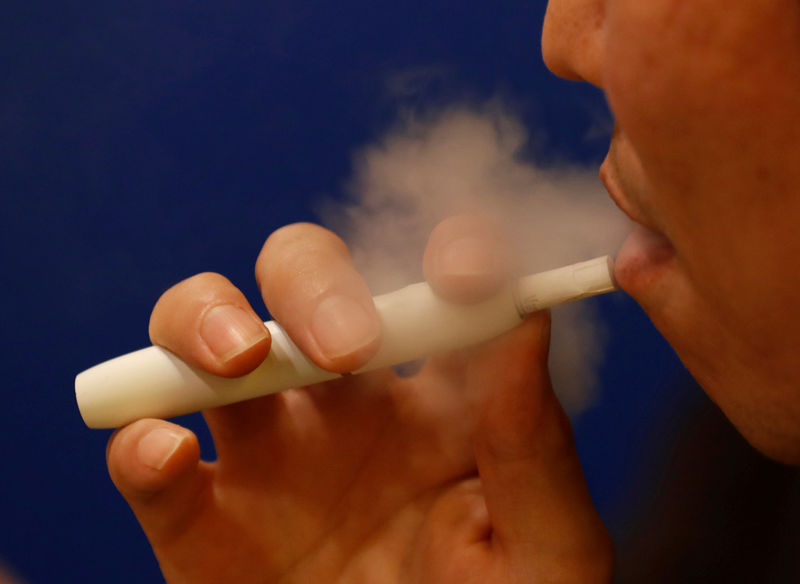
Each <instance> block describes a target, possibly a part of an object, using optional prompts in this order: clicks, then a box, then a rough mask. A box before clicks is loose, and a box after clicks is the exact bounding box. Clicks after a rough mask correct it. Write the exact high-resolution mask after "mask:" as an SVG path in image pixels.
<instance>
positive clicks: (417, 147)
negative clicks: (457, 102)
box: [322, 104, 629, 415]
mask: <svg viewBox="0 0 800 584" xmlns="http://www.w3.org/2000/svg"><path fill="white" fill-rule="evenodd" d="M527 141H528V133H527V132H526V130H525V128H524V127H523V125H522V124H521V123H520V122H519V120H518V119H516V118H515V117H514V116H513V115H511V114H509V113H508V112H507V111H505V110H504V109H503V108H502V107H500V106H498V105H497V104H489V105H487V106H485V107H483V108H467V107H451V108H448V109H445V110H443V111H439V112H438V113H435V114H428V115H418V114H406V115H404V116H403V118H402V120H401V122H399V123H398V124H397V125H396V127H395V128H394V129H392V130H391V131H390V132H389V133H388V134H387V135H386V136H385V137H384V138H383V139H382V140H380V141H379V142H378V143H376V144H374V145H371V146H368V147H366V148H364V149H363V150H361V151H360V152H359V153H358V154H357V155H356V163H355V174H354V177H353V179H352V181H351V183H350V185H349V200H348V201H347V202H346V204H345V205H342V204H341V203H337V204H328V205H325V206H324V207H323V210H322V217H323V222H324V223H325V224H327V225H328V226H330V227H332V228H333V229H334V230H335V231H336V232H337V233H339V234H340V235H342V237H343V238H344V239H345V241H347V242H348V244H349V245H350V247H351V250H352V253H353V258H354V261H355V263H356V266H357V267H358V269H359V270H360V271H361V273H362V274H363V275H364V277H365V278H366V280H367V282H368V283H369V284H370V286H371V288H372V291H373V292H374V293H376V294H380V293H384V292H388V291H390V290H394V289H396V288H399V287H401V286H404V285H406V284H408V283H410V282H413V281H419V280H421V279H422V270H421V263H422V261H421V260H422V253H423V250H424V248H425V243H426V241H427V238H428V235H429V234H430V232H431V230H432V229H433V227H434V226H435V225H436V224H437V223H438V222H439V221H441V220H442V219H444V218H446V217H448V216H451V215H455V214H460V213H477V214H481V215H484V216H487V217H491V218H492V219H493V220H494V221H495V222H496V223H498V224H499V225H500V226H501V228H502V229H503V231H504V232H505V233H506V234H508V238H509V240H510V242H511V244H512V245H513V247H514V248H515V250H516V254H517V256H518V257H517V260H518V261H517V263H518V265H519V266H520V268H521V269H522V270H523V273H532V272H535V271H540V270H545V269H549V268H553V267H558V266H561V265H565V264H568V263H572V262H576V261H581V260H585V259H589V258H592V257H595V256H599V255H604V254H611V255H613V254H614V253H615V252H616V250H617V248H618V247H619V244H620V243H621V241H622V239H623V237H624V235H625V234H626V233H627V231H628V230H629V223H628V222H627V220H626V219H625V218H624V216H623V215H622V214H621V213H620V212H619V211H618V210H617V209H616V207H615V206H614V205H613V203H611V201H610V200H609V198H608V196H607V195H606V194H605V192H604V190H603V188H602V185H601V184H600V182H599V179H598V178H597V170H596V169H586V168H578V167H570V168H566V167H564V168H539V167H537V166H536V165H535V164H533V163H532V162H531V161H528V160H525V159H524V156H523V151H524V147H525V145H526V144H527ZM603 337H604V335H603V327H602V323H601V322H600V320H599V319H598V318H597V317H596V315H595V314H594V313H593V310H592V304H591V303H587V302H577V303H571V304H569V305H565V306H562V307H559V308H557V309H555V310H554V311H553V341H552V348H551V374H552V376H553V382H554V385H555V387H556V390H557V392H558V393H559V397H560V398H561V400H562V403H563V404H564V406H565V407H566V408H567V410H568V411H569V412H570V413H571V414H573V415H574V414H577V413H579V412H580V411H582V410H584V409H585V408H586V407H588V406H589V405H590V404H591V403H592V401H593V399H594V398H593V396H594V391H595V386H596V383H595V371H596V369H597V367H598V365H599V364H600V362H601V361H602V356H603Z"/></svg>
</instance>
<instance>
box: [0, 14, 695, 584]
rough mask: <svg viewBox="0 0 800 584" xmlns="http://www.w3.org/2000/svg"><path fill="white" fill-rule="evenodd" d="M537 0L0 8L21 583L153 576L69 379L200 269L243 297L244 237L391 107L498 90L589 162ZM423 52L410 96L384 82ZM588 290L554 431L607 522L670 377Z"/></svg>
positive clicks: (664, 359) (3, 552) (564, 154)
mask: <svg viewBox="0 0 800 584" xmlns="http://www.w3.org/2000/svg"><path fill="white" fill-rule="evenodd" d="M544 4H545V3H544V2H543V1H538V2H537V1H533V2H469V1H468V2H461V3H454V2H452V1H446V0H426V1H425V2H414V1H411V2H408V1H406V2H393V3H385V4H384V3H381V2H344V3H343V2H333V1H329V2H325V1H321V0H313V1H305V2H304V1H298V0H281V1H271V0H267V1H262V2H255V1H249V0H246V1H230V2H219V1H206V0H198V1H191V2H189V1H161V2H151V1H144V2H116V1H113V0H108V1H106V2H98V3H91V2H74V3H67V2H38V3H37V2H27V1H26V2H23V1H22V0H16V1H14V0H12V1H11V2H6V3H4V6H3V10H2V18H0V20H2V23H0V196H1V197H2V199H1V200H2V213H0V238H2V240H1V242H2V245H1V246H0V262H1V264H0V265H1V267H2V279H1V280H0V301H1V304H0V305H1V306H2V312H3V320H2V326H0V335H1V336H0V338H1V339H2V353H1V355H2V366H3V367H2V371H3V379H4V383H3V386H2V389H1V390H0V391H2V398H3V400H2V404H3V407H0V447H2V452H3V456H2V459H0V460H2V462H3V467H2V471H0V472H2V479H0V557H4V558H5V559H6V560H7V562H8V563H9V564H10V565H12V566H15V567H16V569H17V570H18V571H19V572H20V574H22V575H23V576H25V577H26V578H27V579H28V580H29V581H30V582H33V583H49V582H115V583H118V584H124V583H127V582H131V583H133V582H137V583H140V582H152V581H158V576H157V574H158V571H157V566H156V565H155V562H154V561H153V559H152V557H151V555H150V552H149V549H148V547H147V543H146V541H145V540H144V538H143V536H142V535H141V534H140V532H139V529H138V527H137V525H136V523H135V521H134V519H133V517H132V515H131V513H130V512H129V511H128V509H127V507H126V505H125V503H124V502H123V501H122V499H121V498H120V497H119V496H118V495H117V494H116V492H115V490H114V488H113V486H112V485H111V483H110V481H109V480H108V477H107V474H106V471H105V462H104V448H105V442H106V440H107V438H108V433H107V432H103V431H90V430H87V429H86V428H85V427H84V426H83V424H82V422H81V420H80V417H79V415H78V412H77V409H76V407H75V404H74V398H73V378H74V375H75V374H76V373H77V372H78V371H80V370H82V369H84V368H86V367H88V366H90V365H93V364H94V363H96V362H98V361H101V360H104V359H106V358H109V357H112V356H114V355H117V354H120V353H123V352H126V351H129V350H132V349H135V348H138V347H140V346H143V345H145V344H147V319H148V316H149V311H150V308H151V307H152V305H153V303H154V301H155V299H156V298H157V297H158V296H159V294H160V293H161V292H162V291H164V290H165V289H166V288H167V287H169V286H170V285H172V284H173V283H175V282H177V281H178V280H180V279H182V278H184V277H186V276H188V275H190V274H192V273H195V272H198V271H202V270H215V271H219V272H222V273H224V274H226V275H228V276H229V277H230V278H231V279H232V280H233V281H234V282H235V283H237V284H238V285H240V286H241V287H242V288H243V289H244V290H245V292H246V293H247V294H248V296H249V297H250V298H251V300H252V301H253V302H254V304H255V303H256V301H257V299H258V297H259V296H258V294H257V290H256V288H255V284H254V282H253V279H252V264H253V260H254V259H255V257H256V254H257V252H258V250H259V248H260V245H261V243H262V242H263V240H264V238H265V237H266V235H267V234H268V233H269V232H270V231H271V230H273V229H274V228H276V227H278V226H280V225H283V224H285V223H289V222H293V221H297V220H314V219H315V216H314V215H313V212H312V209H313V207H314V202H315V201H316V200H318V199H319V198H320V197H321V196H323V195H324V196H327V197H336V196H339V195H340V194H341V192H342V187H343V185H344V182H345V181H346V179H347V177H348V176H349V175H350V172H351V154H352V152H353V151H354V150H355V149H357V148H358V147H359V146H362V145H364V144H367V143H369V142H370V141H371V140H373V139H375V138H376V137H378V136H380V134H381V132H382V130H384V129H385V128H386V127H387V126H388V125H389V124H391V122H392V120H393V119H394V115H395V113H396V112H397V110H398V108H399V107H401V106H403V107H406V106H415V107H419V106H422V105H423V104H430V103H444V102H446V101H448V100H451V99H457V100H464V99H468V100H473V101H481V100H483V99H486V98H488V97H491V96H493V95H496V94H500V95H502V96H503V97H504V98H505V99H506V100H507V101H508V102H510V103H512V104H513V105H514V106H515V108H516V109H517V111H518V113H520V115H521V116H522V117H523V119H524V120H525V121H526V123H527V124H529V125H530V126H531V127H532V128H537V129H538V130H537V132H536V134H537V142H536V145H535V148H534V150H535V151H536V153H537V154H538V155H539V156H540V157H543V158H545V159H551V160H559V159H574V160H583V161H590V162H596V161H599V160H600V159H601V158H602V156H603V155H604V149H605V145H606V137H605V136H600V137H597V136H596V135H595V133H593V130H594V129H596V128H595V125H596V121H597V120H598V117H601V116H602V114H603V112H604V111H605V104H604V101H603V98H602V96H601V95H600V94H599V93H597V92H596V91H594V90H592V89H591V88H588V87H583V86H580V85H577V84H571V83H567V82H563V81H559V80H557V79H555V78H553V77H552V76H551V75H550V74H549V73H547V71H546V70H545V68H544V66H543V65H542V63H541V58H540V55H539V31H540V27H541V22H542V17H543V14H544ZM429 68H430V69H433V70H435V71H437V72H438V73H437V75H435V76H433V77H430V78H428V81H427V82H426V83H424V84H420V85H419V86H418V87H417V88H416V91H414V92H412V93H410V94H405V95H397V94H396V93H395V94H393V93H392V92H391V91H389V90H388V89H387V80H388V79H390V78H391V76H392V75H394V74H396V73H400V72H408V71H420V70H427V69H429ZM599 306H600V307H601V308H602V309H603V310H604V311H605V313H606V315H607V317H608V318H609V320H610V321H613V322H614V323H615V324H614V325H613V327H612V334H611V337H612V338H611V341H612V343H611V351H612V357H611V359H612V360H613V363H614V366H613V367H612V366H610V365H609V366H607V367H606V370H605V373H604V389H603V395H604V396H605V397H604V399H603V402H602V403H601V404H600V405H599V406H598V407H597V408H596V409H595V410H593V411H592V412H590V413H588V414H586V415H585V416H583V417H582V418H581V419H580V420H579V422H578V427H577V434H578V440H579V444H580V447H581V452H582V455H583V458H584V460H585V463H586V467H587V474H588V479H589V481H590V485H591V488H592V492H593V494H594V496H595V498H596V500H597V502H598V505H599V506H600V508H601V511H602V512H603V514H604V516H605V517H606V518H607V519H608V521H609V522H610V523H612V527H613V522H614V521H617V517H618V516H619V509H620V507H621V506H622V507H624V503H625V497H627V495H626V492H627V491H626V489H627V488H629V487H626V484H627V483H626V481H631V480H632V479H631V478H630V477H632V476H634V475H635V470H636V467H637V464H638V462H637V461H638V460H639V458H640V457H641V456H642V455H641V452H639V451H637V450H636V444H637V442H638V441H640V440H642V439H643V437H644V436H645V435H646V429H647V428H648V424H649V423H650V420H651V419H652V413H653V412H654V411H655V409H656V408H657V407H658V404H659V401H660V400H661V398H660V397H659V395H660V394H662V393H663V392H664V391H665V389H666V388H667V387H668V382H669V381H671V380H672V379H674V377H675V376H679V375H680V370H679V367H678V365H677V363H676V361H675V359H674V357H673V356H672V354H671V352H670V351H669V349H668V348H667V347H666V346H665V345H664V343H663V342H662V341H660V340H659V339H658V338H657V336H656V335H655V334H654V333H653V331H652V329H651V328H650V326H649V324H648V323H647V321H646V319H645V318H643V317H642V315H641V314H640V313H639V311H638V310H637V309H636V308H635V307H634V306H633V304H632V303H631V302H630V301H629V300H626V299H624V298H622V297H620V296H618V297H617V298H614V299H603V300H601V301H599ZM631 339H633V342H631ZM187 423H189V424H190V425H192V426H193V427H195V428H200V427H201V423H200V420H199V418H198V417H190V418H189V419H188V420H187Z"/></svg>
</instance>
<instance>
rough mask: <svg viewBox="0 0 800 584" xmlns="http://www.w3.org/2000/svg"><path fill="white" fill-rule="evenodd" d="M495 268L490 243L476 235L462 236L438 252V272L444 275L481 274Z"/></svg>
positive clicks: (494, 259) (491, 271)
mask: <svg viewBox="0 0 800 584" xmlns="http://www.w3.org/2000/svg"><path fill="white" fill-rule="evenodd" d="M496 270H497V266H496V258H495V257H494V254H493V253H492V251H491V244H490V243H489V242H487V241H484V240H481V239H478V238H477V237H462V238H460V239H456V240H454V241H451V242H450V243H448V244H447V245H446V246H445V247H444V248H443V249H442V250H441V251H440V252H439V272H440V273H441V274H442V275H444V276H455V277H463V276H483V275H487V274H491V273H493V272H494V271H496Z"/></svg>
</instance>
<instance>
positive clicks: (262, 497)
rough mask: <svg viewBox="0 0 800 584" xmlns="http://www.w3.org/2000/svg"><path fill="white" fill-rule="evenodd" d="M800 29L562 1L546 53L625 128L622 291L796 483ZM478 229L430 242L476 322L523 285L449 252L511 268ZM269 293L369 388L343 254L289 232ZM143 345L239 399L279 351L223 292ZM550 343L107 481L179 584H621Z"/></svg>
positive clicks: (761, 18) (278, 414)
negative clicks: (240, 383) (246, 382)
mask: <svg viewBox="0 0 800 584" xmlns="http://www.w3.org/2000/svg"><path fill="white" fill-rule="evenodd" d="M798 24H800V4H798V3H797V2H796V1H795V0H764V1H762V2H758V3H755V2H752V3H745V2H737V3H729V2H723V0H698V1H695V2H684V1H682V0H650V1H648V2H641V1H640V0H608V1H599V0H598V1H595V0H558V1H554V2H551V3H550V4H549V6H548V12H547V17H546V21H545V28H544V34H543V53H544V58H545V60H546V62H547V63H548V66H549V67H550V68H551V69H552V70H553V71H554V72H555V73H556V74H558V75H561V76H563V77H566V78H569V79H576V80H583V81H587V82H589V83H592V84H594V85H596V86H598V87H600V88H601V89H602V90H603V91H604V92H605V94H606V96H607V97H608V100H609V103H610V105H611V107H612V109H613V111H614V114H615V116H616V120H617V128H616V131H615V134H614V138H613V141H612V144H611V148H610V151H609V156H608V158H607V160H606V162H605V163H604V165H603V168H602V170H601V176H602V178H603V179H604V181H605V183H606V184H607V186H608V188H609V192H610V194H611V196H612V197H613V198H614V200H615V201H616V202H617V203H618V204H619V206H620V207H621V209H622V210H623V211H624V212H625V213H627V214H628V215H629V216H631V218H633V219H634V220H635V221H636V222H638V223H639V224H640V225H641V226H640V227H639V228H638V229H637V230H636V231H635V232H634V233H633V234H632V235H631V236H630V237H629V238H628V240H627V241H626V243H625V244H624V245H623V248H622V249H621V250H620V253H619V257H618V262H617V276H618V280H619V282H620V284H621V285H622V286H623V288H625V289H626V290H627V291H628V292H629V293H630V294H631V295H632V296H633V297H634V298H635V299H636V300H637V301H638V302H639V303H640V304H641V305H642V307H643V308H644V309H645V311H647V313H648V314H649V315H650V317H651V318H652V319H653V321H654V323H655V324H656V326H657V327H658V328H659V329H660V330H661V332H662V333H663V334H664V335H665V336H666V338H667V339H668V340H669V341H670V342H671V343H672V345H673V346H674V347H675V349H676V350H677V352H678V354H679V355H680V356H681V358H682V359H683V361H684V362H685V363H686V365H687V366H688V367H689V369H690V370H691V371H692V372H693V373H694V375H695V376H696V377H697V379H698V380H699V381H700V383H701V384H702V385H703V387H704V388H705V389H706V390H707V391H708V392H709V394H710V395H711V396H712V397H713V398H714V399H715V400H716V401H717V402H718V403H719V404H720V406H721V407H722V408H723V410H724V411H725V412H726V413H727V415H728V416H729V417H730V418H731V420H732V421H733V422H734V423H735V424H736V425H737V427H738V428H739V429H740V430H741V431H742V432H743V433H744V435H745V436H746V437H747V438H748V439H749V440H750V441H751V442H752V443H753V444H754V445H755V446H757V447H758V448H760V449H761V450H763V451H764V452H766V453H768V454H769V455H771V456H773V457H776V458H778V459H780V460H784V461H788V462H800V399H798V398H800V395H798V393H799V392H800V379H798V377H800V369H798V368H797V367H796V365H795V359H796V351H795V350H794V349H795V348H796V347H798V346H800V326H796V325H797V324H798V323H800V306H799V305H798V303H797V302H796V301H795V299H796V295H797V293H796V291H797V290H798V289H799V288H800V286H798V284H800V282H798V281H797V280H798V279H800V272H799V271H798V270H797V269H796V268H795V267H794V266H795V265H796V262H797V260H796V258H797V257H799V256H798V252H800V249H798V248H800V238H798V237H797V236H796V229H795V226H794V220H795V218H797V217H800V209H798V206H800V198H799V197H796V196H794V193H795V192H796V191H797V189H798V188H800V164H797V162H796V161H797V160H798V159H800V157H799V156H798V154H800V152H798V149H800V147H798V146H797V140H796V136H795V135H796V128H798V127H800V74H799V73H800V39H799V38H798V37H800V26H798ZM469 221H471V220H470V219H463V218H456V219H453V220H450V221H447V222H445V223H444V224H442V225H441V226H440V227H439V228H437V230H436V232H435V233H434V234H433V235H432V236H431V240H430V242H429V247H428V250H427V251H426V257H425V261H424V266H425V275H426V278H427V279H428V281H429V282H430V284H431V285H432V286H433V287H434V288H435V289H436V290H437V291H438V292H439V293H440V294H442V295H444V296H445V297H448V298H450V299H452V300H454V301H460V302H464V301H472V300H476V299H479V298H481V297H484V296H485V295H486V294H488V293H490V292H491V290H493V289H496V286H497V285H499V283H500V282H502V281H503V280H504V278H505V276H506V274H504V273H502V266H503V265H505V263H504V262H497V261H489V260H490V258H496V257H501V256H502V251H497V253H495V252H494V251H492V252H491V253H483V252H481V251H476V250H480V246H478V247H476V246H475V245H474V242H475V239H472V240H471V242H472V244H471V245H470V246H468V248H467V249H471V250H472V252H469V253H468V252H466V251H465V248H464V247H462V248H461V252H460V253H455V254H454V253H451V251H452V248H450V251H448V244H449V243H453V242H457V241H458V240H463V237H464V235H465V233H467V232H468V233H469V234H470V235H471V236H473V235H474V237H476V238H478V239H479V240H482V241H485V250H501V248H502V245H501V244H498V239H497V237H495V234H493V233H492V232H491V230H490V229H489V230H486V229H483V228H480V227H477V226H475V225H473V226H472V227H470V224H469ZM465 226H466V227H465ZM498 246H499V247H498ZM498 266H500V267H498ZM498 270H501V271H500V272H499V271H498ZM256 275H257V279H258V281H259V285H260V287H261V291H262V295H263V297H264V300H265V302H266V305H267V307H268V308H269V310H270V312H271V314H273V315H274V316H275V317H276V319H277V320H279V321H280V322H281V323H282V324H283V325H284V327H285V328H286V329H287V331H288V332H289V334H290V335H291V336H292V338H293V339H294V340H295V341H296V342H297V343H298V345H299V346H300V347H301V348H303V350H304V351H305V352H306V353H307V354H308V355H309V356H310V357H311V358H312V359H313V360H314V361H316V362H317V363H318V364H320V365H321V366H323V367H326V368H328V369H331V370H333V371H349V370H352V369H354V368H355V367H357V366H358V365H359V364H361V363H363V362H364V361H365V360H367V359H368V358H369V356H370V355H371V354H373V353H374V351H375V350H376V348H377V347H378V346H379V344H380V327H379V326H376V321H375V314H374V308H373V307H372V304H371V300H370V298H369V293H368V292H367V290H366V286H365V285H364V284H363V282H362V281H361V279H360V278H359V277H358V275H357V274H356V273H355V270H354V269H353V267H352V264H351V263H350V260H349V256H348V254H347V250H346V247H345V246H344V244H343V243H342V242H341V241H339V240H338V239H337V238H336V237H335V236H334V235H333V234H331V233H329V232H327V231H325V230H323V229H321V228H319V227H316V226H313V225H307V224H301V225H294V226H290V227H287V228H284V229H282V230H280V231H278V232H276V233H275V234H273V235H272V236H270V238H269V239H268V240H267V242H266V244H265V246H264V249H263V250H262V253H261V255H260V256H259V259H258V262H257V264H256ZM454 283H456V284H457V285H454ZM465 291H466V292H465ZM220 307H221V308H220ZM320 307H324V308H326V309H327V310H321V311H318V310H317V309H318V308H320ZM150 330H151V337H152V340H153V342H154V343H158V344H161V345H164V346H166V347H168V348H170V349H172V350H173V351H175V352H176V353H178V354H179V355H181V356H182V357H184V358H185V359H187V360H189V361H191V362H192V363H195V364H197V365H199V366H201V367H203V368H205V369H207V370H208V371H211V372H213V373H217V374H221V375H239V374H242V373H245V372H247V371H249V370H250V369H252V368H253V367H254V366H256V365H257V364H258V363H259V362H260V361H261V360H262V359H263V358H264V356H265V355H266V353H267V351H268V350H269V336H268V334H267V332H266V330H263V327H260V325H259V324H258V321H257V317H256V315H255V313H254V312H253V310H252V308H251V307H250V306H249V305H248V304H247V302H246V300H245V299H244V297H243V296H242V295H241V293H240V292H238V290H236V288H235V287H234V286H233V285H232V284H231V283H230V282H228V281H227V280H225V279H224V278H223V277H222V276H219V275H216V274H201V275H199V276H195V277H194V278H191V279H189V280H187V281H185V282H182V283H181V284H178V285H177V286H176V287H174V288H173V289H172V290H170V291H168V292H167V293H166V294H165V295H164V296H163V297H162V298H161V299H160V300H159V302H158V303H157V305H156V307H155V309H154V311H153V316H152V319H151V329H150ZM548 334H549V320H548V316H547V315H546V314H541V315H536V316H534V317H532V318H530V319H529V320H528V321H527V322H526V323H525V324H524V325H523V326H521V327H519V328H518V329H516V330H515V331H512V332H511V333H509V334H507V335H506V336H504V337H502V338H500V339H497V340H495V341H493V342H491V343H489V344H486V345H484V346H481V347H478V348H475V349H472V350H470V351H468V352H464V353H460V354H457V355H451V356H448V357H442V358H437V359H433V360H430V361H429V362H428V363H427V364H426V366H425V367H424V368H423V370H422V371H421V372H420V373H419V374H418V375H416V376H415V377H412V378H409V379H399V378H397V377H395V376H394V375H393V374H392V373H391V372H389V371H382V372H375V373H374V374H370V375H367V376H364V377H358V378H346V379H344V380H342V381H339V382H336V383H335V384H328V385H324V386H318V387H311V388H304V389H297V390H292V391H289V392H285V393H283V394H280V395H275V396H269V397H266V398H262V399H259V400H253V401H250V402H246V403H242V404H235V405H232V406H227V407H224V408H220V409H218V410H213V411H209V412H205V416H206V419H207V421H208V425H209V427H210V429H211V432H212V435H213V438H214V441H215V445H216V448H217V451H218V456H219V457H218V460H217V461H214V462H201V461H200V459H199V452H198V446H197V440H196V438H195V437H194V436H193V435H192V434H191V433H190V432H189V431H188V430H186V429H183V428H180V427H177V426H175V425H173V424H170V423H168V422H164V421H159V420H141V421H139V422H136V423H134V424H131V425H130V426H128V427H126V428H122V429H121V430H119V431H118V432H117V433H115V435H114V436H113V437H112V439H111V441H110V443H109V447H108V453H107V457H108V465H109V471H110V473H111V477H112V479H113V480H114V482H115V484H116V485H117V487H118V488H119V490H120V492H121V493H122V494H123V496H124V497H125V498H126V500H127V501H128V503H129V504H130V505H131V508H132V509H133V511H134V512H135V514H136V516H137V517H138V519H139V521H140V523H141V524H142V527H143V528H144V531H145V533H146V534H147V536H148V538H149V540H150V542H151V544H152V545H153V549H154V551H155V554H156V556H157V558H158V559H159V562H160V564H161V567H162V570H163V572H164V574H165V577H166V579H167V581H169V582H173V583H175V582H193V583H197V582H219V581H229V582H234V581H235V582H326V583H327V582H377V583H380V582H437V583H446V582H458V583H460V584H461V583H465V582H466V583H468V582H489V583H491V582H582V583H586V582H608V581H610V578H611V565H612V551H611V544H610V540H609V538H608V535H607V533H606V532H605V530H604V528H603V526H602V525H601V523H600V521H599V519H598V517H597V514H596V512H595V511H594V509H593V507H592V504H591V501H590V499H589V495H588V493H587V490H586V487H585V484H584V481H583V477H582V474H581V470H580V465H579V462H578V459H577V456H576V454H575V450H574V446H573V443H572V439H571V435H570V430H569V424H568V422H567V420H566V417H565V415H564V413H563V411H562V410H561V408H560V406H559V405H558V403H557V401H556V399H555V397H554V396H553V393H552V390H551V387H550V382H549V378H548V374H547V369H546V357H547V344H548V340H547V339H548Z"/></svg>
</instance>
